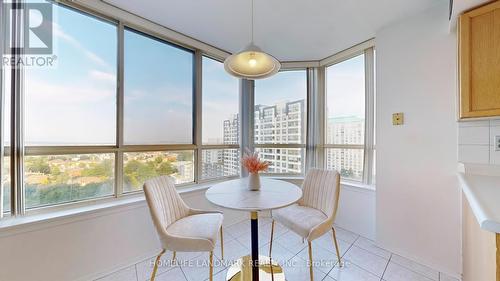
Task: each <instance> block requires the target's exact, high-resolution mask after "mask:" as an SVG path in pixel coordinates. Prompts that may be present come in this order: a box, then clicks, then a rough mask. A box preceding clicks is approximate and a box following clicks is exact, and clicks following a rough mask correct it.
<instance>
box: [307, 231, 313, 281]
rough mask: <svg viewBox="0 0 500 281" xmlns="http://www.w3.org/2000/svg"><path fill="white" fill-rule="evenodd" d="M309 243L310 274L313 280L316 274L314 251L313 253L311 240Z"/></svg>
mask: <svg viewBox="0 0 500 281" xmlns="http://www.w3.org/2000/svg"><path fill="white" fill-rule="evenodd" d="M307 244H308V246H309V276H310V277H311V281H313V280H314V276H313V253H312V245H311V241H307Z"/></svg>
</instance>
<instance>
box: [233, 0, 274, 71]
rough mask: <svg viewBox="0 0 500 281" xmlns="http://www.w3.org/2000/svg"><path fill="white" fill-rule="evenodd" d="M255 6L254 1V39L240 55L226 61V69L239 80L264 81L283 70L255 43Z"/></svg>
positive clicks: (234, 55) (237, 54)
mask: <svg viewBox="0 0 500 281" xmlns="http://www.w3.org/2000/svg"><path fill="white" fill-rule="evenodd" d="M253 6H254V5H253V0H252V32H251V34H252V38H251V41H250V44H248V45H247V46H246V47H245V48H244V49H243V50H241V51H239V52H238V53H236V54H232V55H230V56H229V57H227V58H226V60H225V61H224V69H225V70H226V71H227V72H228V73H229V74H231V75H233V76H236V77H238V78H246V79H262V78H267V77H270V76H272V75H274V74H276V73H277V72H278V71H279V70H280V68H281V63H280V62H279V61H278V60H277V59H276V58H274V57H273V56H271V55H269V54H267V53H265V52H263V51H262V50H261V49H260V48H259V47H257V46H256V45H255V44H254V43H253V28H254V26H253Z"/></svg>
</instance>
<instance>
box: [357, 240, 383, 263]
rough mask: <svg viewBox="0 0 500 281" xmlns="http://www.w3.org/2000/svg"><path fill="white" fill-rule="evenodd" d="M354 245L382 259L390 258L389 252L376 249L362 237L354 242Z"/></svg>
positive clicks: (374, 245) (371, 242)
mask: <svg viewBox="0 0 500 281" xmlns="http://www.w3.org/2000/svg"><path fill="white" fill-rule="evenodd" d="M354 245H356V246H358V247H360V248H362V249H365V250H367V251H368V252H370V253H372V254H375V255H377V256H381V257H383V258H386V259H389V258H390V257H391V252H389V251H387V250H384V249H382V248H380V247H378V246H377V245H376V244H375V242H374V241H372V240H369V239H367V238H364V237H359V238H358V240H356V242H354Z"/></svg>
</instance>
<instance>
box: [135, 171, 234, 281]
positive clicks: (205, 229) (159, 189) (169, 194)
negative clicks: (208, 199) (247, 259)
mask: <svg viewBox="0 0 500 281" xmlns="http://www.w3.org/2000/svg"><path fill="white" fill-rule="evenodd" d="M144 194H145V195H146V201H147V203H148V206H149V211H150V213H151V217H152V219H153V223H154V225H155V227H156V231H157V232H158V236H159V238H160V242H161V245H162V251H161V252H160V254H158V256H157V257H156V260H155V265H154V268H153V273H152V274H151V280H152V281H153V280H154V279H155V275H156V271H157V269H158V262H159V260H160V257H161V256H162V255H163V253H165V251H166V250H170V251H173V252H174V257H173V259H174V260H175V253H176V252H177V251H181V252H203V251H207V252H210V273H209V276H210V281H212V279H213V250H214V247H215V243H216V241H217V235H218V233H219V231H220V237H221V254H222V258H224V246H223V238H222V237H223V235H222V220H223V216H222V213H221V212H218V211H201V210H195V209H192V208H189V207H188V206H187V205H186V204H185V203H184V201H183V200H182V198H181V197H180V195H179V193H177V190H176V188H175V186H174V182H173V180H172V179H171V178H170V177H168V176H162V177H157V178H154V179H151V180H148V181H146V183H145V184H144Z"/></svg>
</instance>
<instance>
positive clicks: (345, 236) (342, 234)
mask: <svg viewBox="0 0 500 281" xmlns="http://www.w3.org/2000/svg"><path fill="white" fill-rule="evenodd" d="M335 233H336V234H337V239H340V240H344V241H346V242H348V243H353V242H354V241H356V239H358V237H359V235H358V234H356V233H354V232H351V231H349V230H346V229H343V228H342V227H339V226H335Z"/></svg>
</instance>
